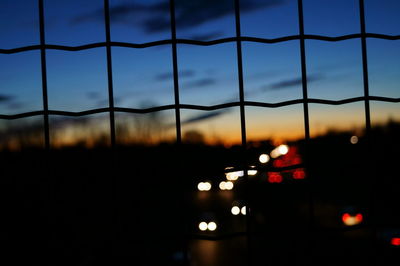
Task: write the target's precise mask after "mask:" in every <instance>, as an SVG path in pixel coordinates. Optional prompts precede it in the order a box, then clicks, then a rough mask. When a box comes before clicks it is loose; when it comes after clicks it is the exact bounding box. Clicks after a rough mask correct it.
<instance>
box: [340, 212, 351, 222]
mask: <svg viewBox="0 0 400 266" xmlns="http://www.w3.org/2000/svg"><path fill="white" fill-rule="evenodd" d="M349 218H350V214H348V213H345V214H343V216H342V221H343V222H344V223H346V221H347V220H348V219H349Z"/></svg>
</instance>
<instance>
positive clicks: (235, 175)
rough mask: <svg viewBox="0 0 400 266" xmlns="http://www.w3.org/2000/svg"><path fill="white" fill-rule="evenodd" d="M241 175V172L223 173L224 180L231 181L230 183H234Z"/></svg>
mask: <svg viewBox="0 0 400 266" xmlns="http://www.w3.org/2000/svg"><path fill="white" fill-rule="evenodd" d="M243 175H244V172H243V171H235V172H229V173H225V176H226V179H228V180H231V181H235V180H237V179H238V178H239V177H241V176H243Z"/></svg>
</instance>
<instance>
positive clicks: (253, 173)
mask: <svg viewBox="0 0 400 266" xmlns="http://www.w3.org/2000/svg"><path fill="white" fill-rule="evenodd" d="M247 174H248V175H256V174H257V170H248V171H247Z"/></svg>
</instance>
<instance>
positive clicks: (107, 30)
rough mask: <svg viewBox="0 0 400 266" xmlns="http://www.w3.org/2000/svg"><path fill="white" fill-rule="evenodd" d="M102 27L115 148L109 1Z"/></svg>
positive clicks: (106, 4) (111, 128) (105, 7)
mask: <svg viewBox="0 0 400 266" xmlns="http://www.w3.org/2000/svg"><path fill="white" fill-rule="evenodd" d="M104 26H105V33H106V51H107V76H108V80H107V81H108V104H109V107H110V134H111V135H110V137H111V147H112V148H114V147H115V113H114V88H113V73H112V57H111V30H110V7H109V1H108V0H104Z"/></svg>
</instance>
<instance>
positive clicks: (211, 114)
mask: <svg viewBox="0 0 400 266" xmlns="http://www.w3.org/2000/svg"><path fill="white" fill-rule="evenodd" d="M228 112H230V109H223V110H219V111H209V112H207V113H205V114H204V113H203V114H200V115H195V116H192V117H189V118H187V119H185V120H182V121H181V124H182V125H187V124H192V123H197V122H203V121H205V120H210V119H213V118H216V117H219V116H221V115H224V114H226V113H228Z"/></svg>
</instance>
